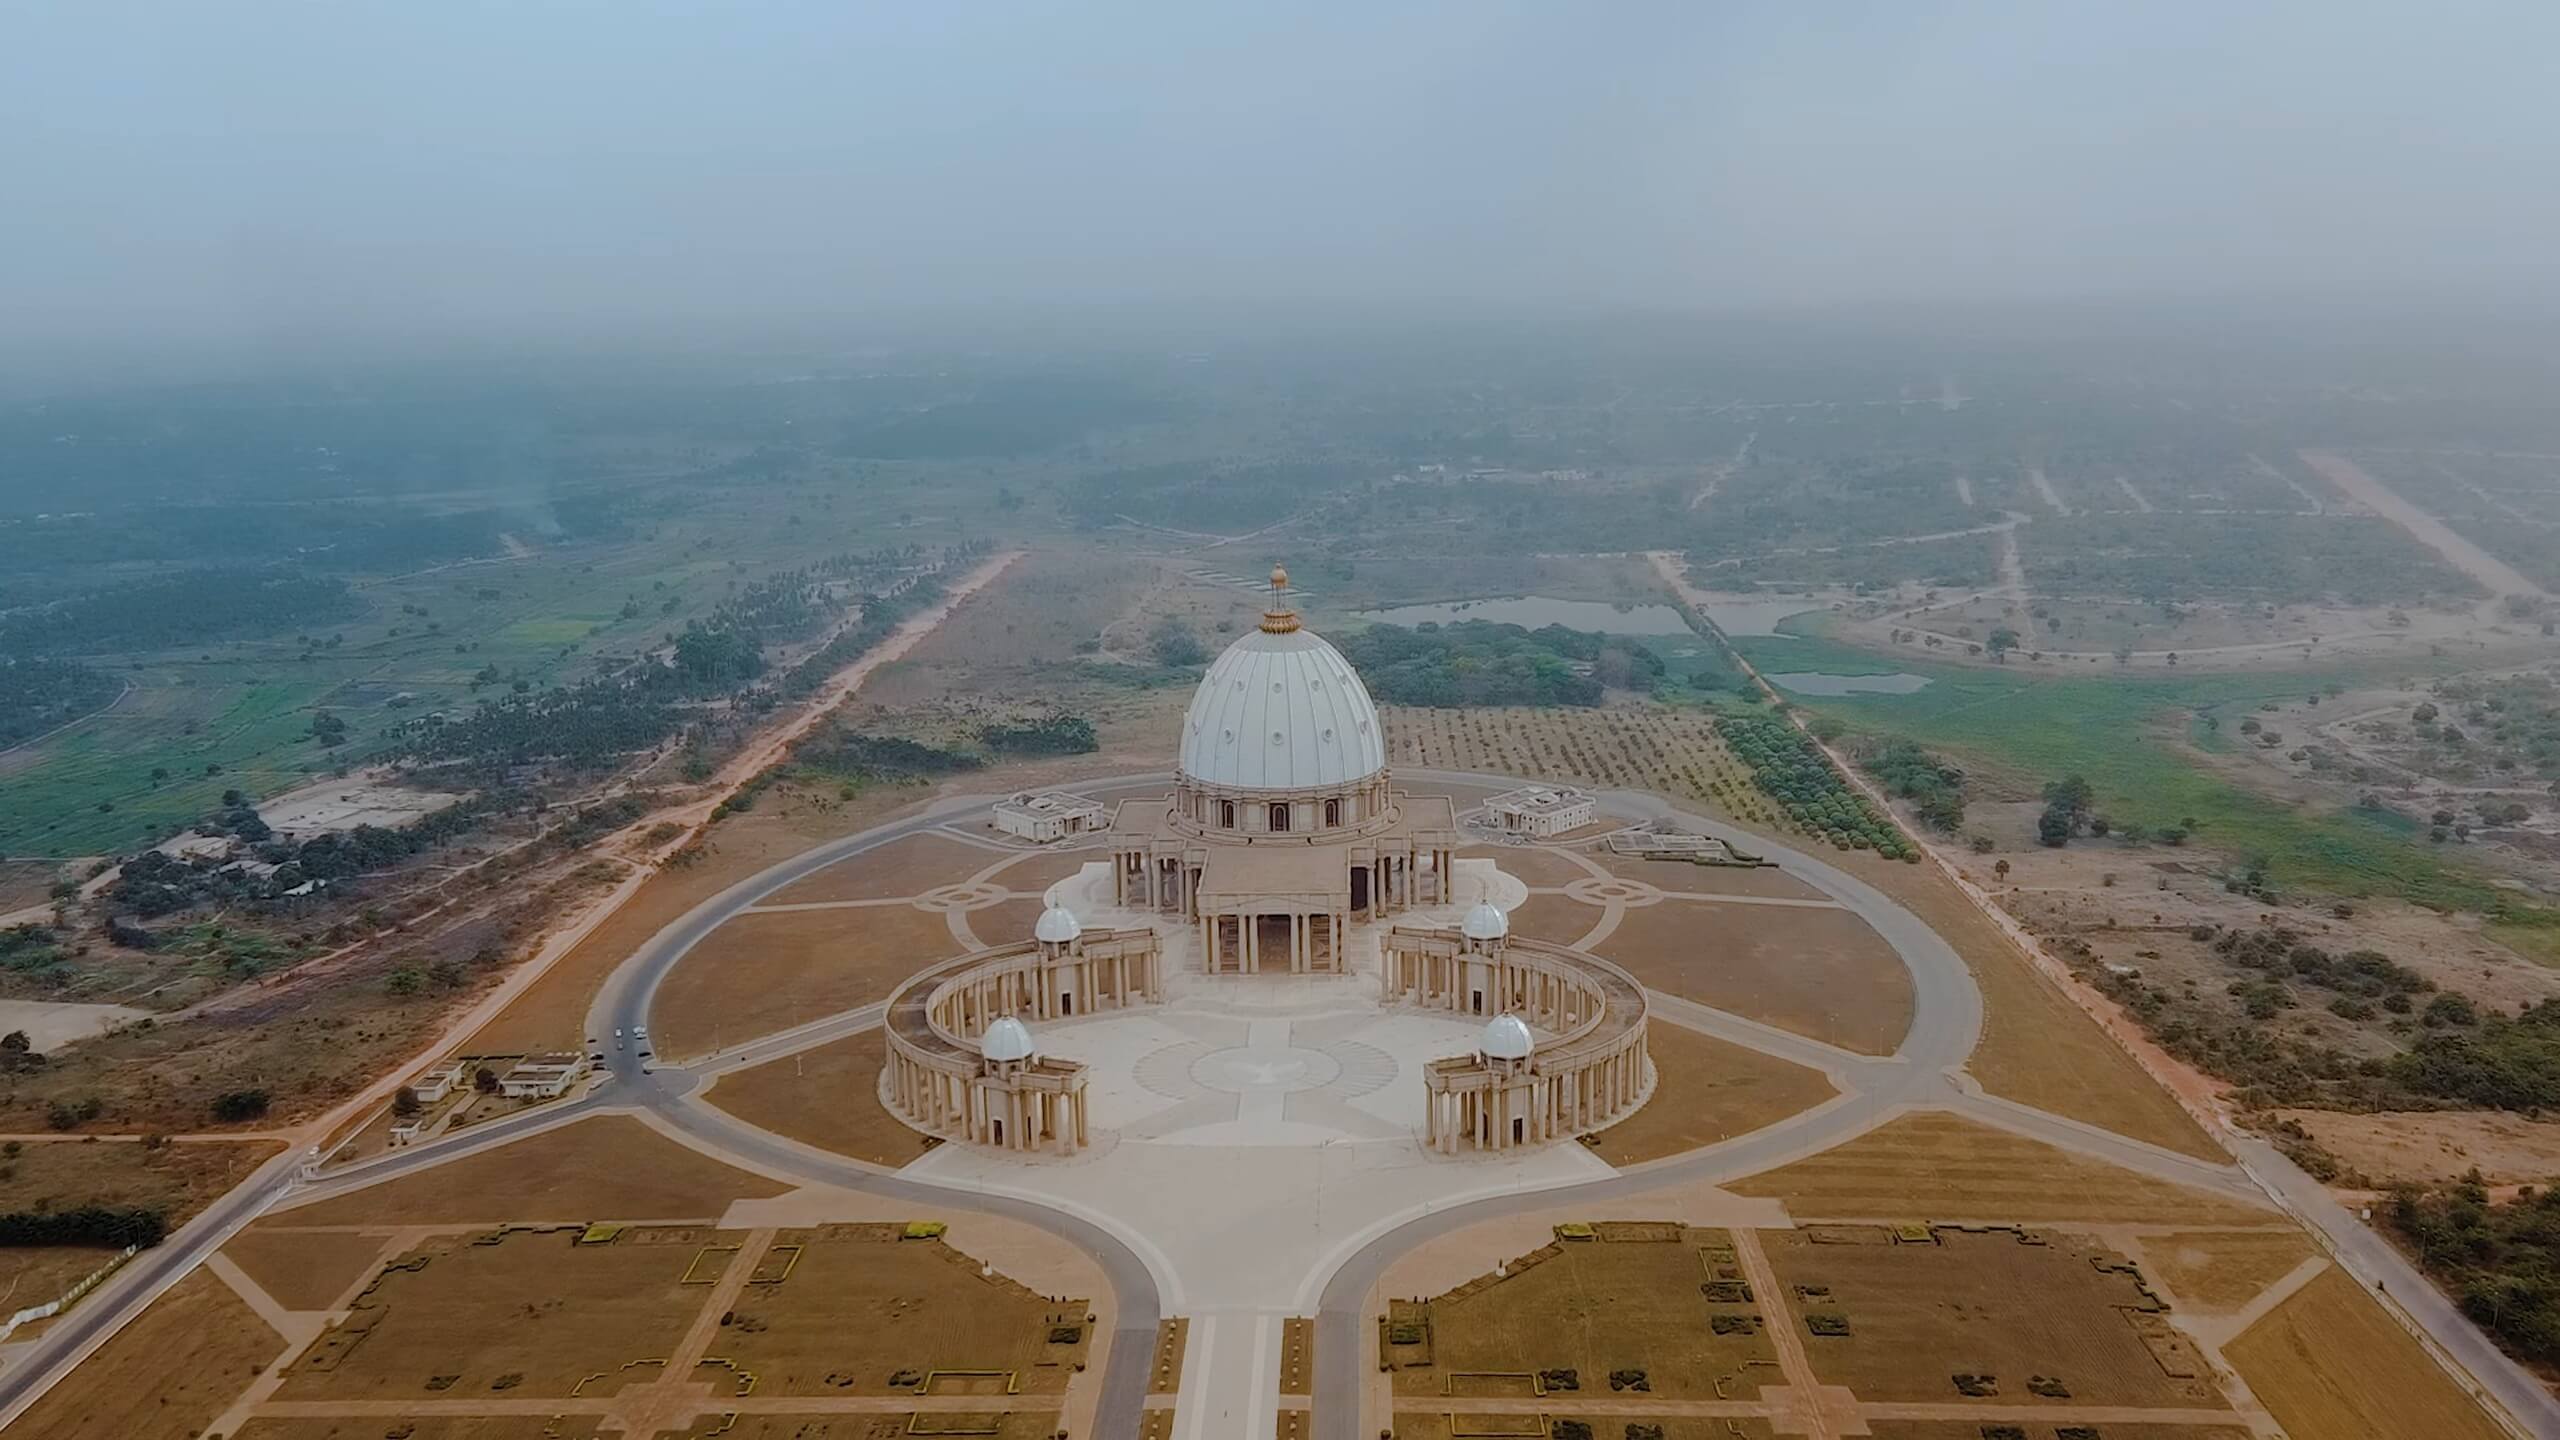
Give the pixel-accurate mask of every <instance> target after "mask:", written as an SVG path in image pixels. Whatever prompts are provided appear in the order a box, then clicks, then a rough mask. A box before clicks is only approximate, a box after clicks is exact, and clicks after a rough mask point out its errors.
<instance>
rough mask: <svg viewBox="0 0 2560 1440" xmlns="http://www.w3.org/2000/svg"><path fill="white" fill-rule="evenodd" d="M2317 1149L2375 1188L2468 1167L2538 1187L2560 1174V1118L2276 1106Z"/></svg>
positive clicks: (2456, 1174)
mask: <svg viewBox="0 0 2560 1440" xmlns="http://www.w3.org/2000/svg"><path fill="white" fill-rule="evenodd" d="M2276 1113H2277V1114H2279V1115H2281V1116H2282V1117H2284V1118H2285V1119H2288V1120H2292V1121H2295V1122H2296V1123H2298V1124H2300V1125H2301V1126H2302V1127H2303V1128H2304V1129H2306V1130H2308V1131H2310V1132H2311V1137H2312V1138H2313V1139H2314V1140H2316V1141H2318V1142H2319V1144H2320V1148H2322V1149H2324V1150H2326V1151H2328V1152H2329V1153H2330V1154H2332V1155H2335V1156H2337V1157H2338V1159H2339V1161H2340V1162H2342V1163H2343V1164H2344V1165H2345V1166H2346V1167H2347V1169H2348V1170H2349V1171H2350V1172H2353V1173H2354V1174H2357V1175H2360V1176H2363V1177H2365V1178H2366V1179H2367V1180H2370V1181H2371V1182H2372V1184H2373V1185H2374V1186H2375V1187H2377V1188H2379V1187H2381V1186H2386V1185H2389V1184H2391V1183H2393V1182H2395V1181H2402V1180H2407V1181H2413V1182H2425V1181H2439V1180H2458V1179H2460V1178H2462V1176H2463V1175H2464V1174H2466V1173H2467V1172H2469V1171H2471V1170H2474V1169H2476V1170H2478V1171H2479V1172H2480V1178H2481V1179H2482V1180H2484V1181H2486V1182H2487V1183H2489V1184H2491V1185H2541V1184H2547V1183H2549V1182H2550V1180H2551V1179H2552V1178H2553V1177H2554V1176H2560V1120H2528V1119H2526V1118H2524V1117H2523V1116H2521V1115H2515V1114H2509V1113H2507V1112H2505V1111H2499V1110H2435V1111H2420V1112H2394V1111H2386V1112H2383V1113H2381V1114H2376V1115H2350V1114H2344V1113H2341V1112H2339V1111H2334V1110H2280V1111H2278V1112H2276Z"/></svg>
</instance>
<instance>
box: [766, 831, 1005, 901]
mask: <svg viewBox="0 0 2560 1440" xmlns="http://www.w3.org/2000/svg"><path fill="white" fill-rule="evenodd" d="M1003 858H1004V857H1003V856H1001V855H997V854H993V853H990V852H988V851H985V850H981V849H979V848H978V847H977V846H975V845H969V844H964V843H962V842H961V841H958V840H954V839H952V838H951V837H950V836H948V835H936V834H934V833H932V832H931V831H927V832H925V833H924V834H921V835H909V836H907V837H906V838H904V839H902V840H892V841H890V842H889V843H888V844H886V845H880V846H875V847H874V848H872V849H869V850H865V851H863V852H862V853H861V854H859V855H854V856H849V857H847V858H845V859H842V860H839V861H837V862H836V863H834V864H833V865H830V866H828V867H827V868H825V869H823V870H820V871H818V872H816V873H815V874H812V875H810V876H808V877H806V878H805V879H800V880H794V881H792V882H791V883H790V884H788V885H785V886H783V887H782V888H781V889H779V890H776V891H774V892H773V893H772V894H770V895H767V896H765V897H764V898H763V899H762V900H759V901H757V902H756V903H757V904H760V905H808V904H813V903H816V902H820V901H826V900H878V899H884V898H887V897H889V896H893V895H920V894H922V893H924V892H925V891H927V890H930V889H932V888H933V887H934V886H936V885H948V884H952V883H954V882H957V881H961V880H966V879H968V878H969V877H970V876H972V875H975V874H977V873H978V872H979V871H981V870H984V869H986V868H987V867H988V866H990V865H992V864H994V863H996V862H997V861H999V860H1002V859H1003Z"/></svg>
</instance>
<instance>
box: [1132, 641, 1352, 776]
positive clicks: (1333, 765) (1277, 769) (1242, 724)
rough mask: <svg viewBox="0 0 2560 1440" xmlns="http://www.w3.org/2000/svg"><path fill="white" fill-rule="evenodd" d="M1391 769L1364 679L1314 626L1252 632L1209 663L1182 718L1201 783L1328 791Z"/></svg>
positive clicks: (1187, 766) (1189, 772) (1189, 762)
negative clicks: (1325, 640)
mask: <svg viewBox="0 0 2560 1440" xmlns="http://www.w3.org/2000/svg"><path fill="white" fill-rule="evenodd" d="M1386 768H1387V742H1386V737H1385V736H1384V735H1383V734H1381V733H1380V732H1379V729H1378V707H1377V706H1375V705H1373V704H1371V703H1370V701H1369V691H1368V689H1367V687H1365V686H1363V685H1362V684H1361V683H1360V677H1359V676H1357V675H1355V674H1353V673H1352V671H1351V662H1350V661H1348V660H1345V659H1343V658H1342V652H1341V651H1339V650H1336V649H1334V648H1333V647H1332V646H1331V645H1328V644H1326V643H1325V642H1324V640H1323V639H1322V638H1321V637H1319V636H1317V635H1315V634H1314V633H1312V632H1310V631H1307V630H1300V629H1291V630H1287V631H1282V632H1278V633H1275V632H1273V631H1270V630H1253V631H1248V632H1246V634H1245V636H1244V638H1243V639H1240V640H1238V641H1236V643H1234V644H1233V645H1230V646H1228V647H1227V650H1226V653H1225V654H1223V655H1220V656H1219V657H1218V658H1217V660H1216V661H1215V662H1214V663H1213V664H1211V665H1210V666H1209V673H1208V674H1206V675H1204V676H1202V677H1201V679H1200V688H1199V689H1198V690H1197V691H1195V692H1193V694H1192V696H1191V710H1190V712H1189V713H1188V714H1186V715H1185V716H1183V719H1182V773H1183V774H1184V775H1186V776H1189V777H1190V778H1191V779H1192V780H1195V781H1197V782H1199V783H1201V784H1204V785H1214V786H1220V787H1224V788H1228V789H1237V790H1316V789H1330V788H1333V787H1335V786H1347V785H1353V784H1357V783H1358V782H1360V781H1363V780H1366V779H1368V778H1369V777H1371V776H1373V775H1375V774H1377V773H1378V772H1379V771H1381V770H1384V769H1386Z"/></svg>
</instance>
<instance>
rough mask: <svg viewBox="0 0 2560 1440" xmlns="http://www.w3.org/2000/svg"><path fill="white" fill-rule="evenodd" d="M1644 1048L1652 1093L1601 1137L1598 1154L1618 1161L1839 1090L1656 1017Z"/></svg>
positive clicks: (1725, 1130)
mask: <svg viewBox="0 0 2560 1440" xmlns="http://www.w3.org/2000/svg"><path fill="white" fill-rule="evenodd" d="M1645 1051H1646V1053H1647V1054H1649V1055H1651V1056H1652V1057H1653V1069H1654V1077H1655V1080H1654V1091H1653V1098H1652V1099H1650V1100H1647V1101H1646V1102H1645V1103H1644V1105H1643V1107H1642V1108H1641V1109H1639V1110H1637V1111H1636V1113H1634V1114H1633V1115H1630V1116H1628V1117H1627V1118H1626V1119H1624V1120H1621V1121H1619V1122H1618V1123H1617V1124H1615V1125H1612V1126H1610V1127H1609V1128H1608V1129H1606V1130H1603V1131H1601V1132H1600V1133H1599V1135H1598V1136H1597V1137H1595V1138H1597V1139H1598V1140H1599V1142H1600V1143H1599V1146H1598V1148H1596V1149H1595V1150H1593V1151H1592V1153H1593V1154H1595V1155H1598V1156H1599V1157H1600V1158H1601V1159H1603V1160H1606V1161H1608V1162H1609V1163H1610V1164H1612V1165H1633V1164H1636V1163H1637V1162H1639V1161H1644V1160H1657V1159H1660V1158H1661V1157H1663V1156H1665V1155H1677V1154H1679V1153H1680V1152H1681V1151H1684V1150H1695V1149H1697V1148H1698V1147H1699V1146H1701V1145H1712V1144H1714V1143H1716V1142H1717V1141H1719V1140H1729V1139H1731V1138H1733V1137H1734V1136H1736V1135H1742V1134H1747V1133H1749V1132H1750V1131H1753V1130H1757V1129H1759V1128H1760V1127H1761V1126H1763V1125H1767V1124H1769V1123H1771V1122H1772V1121H1776V1120H1782V1119H1785V1118H1786V1117H1787V1116H1789V1115H1793V1114H1795V1113H1796V1112H1798V1111H1800V1110H1809V1109H1811V1108H1813V1107H1814V1106H1816V1105H1819V1104H1821V1103H1822V1102H1823V1101H1825V1100H1828V1099H1830V1098H1831V1097H1832V1096H1833V1095H1835V1094H1837V1093H1839V1092H1838V1091H1836V1090H1834V1089H1832V1087H1831V1082H1830V1081H1828V1080H1825V1079H1824V1078H1822V1076H1821V1074H1820V1073H1819V1072H1817V1071H1813V1070H1808V1069H1806V1068H1805V1067H1803V1066H1801V1065H1794V1064H1790V1063H1788V1062H1787V1061H1784V1060H1780V1059H1778V1058H1776V1057H1775V1056H1771V1055H1763V1054H1761V1053H1760V1052H1759V1051H1757V1050H1746V1049H1744V1048H1743V1047H1742V1046H1739V1045H1733V1044H1728V1043H1726V1042H1725V1041H1722V1040H1718V1039H1716V1038H1715V1037H1714V1036H1712V1035H1701V1034H1699V1033H1698V1032H1697V1031H1695V1030H1691V1029H1688V1028H1686V1027H1683V1026H1679V1025H1673V1024H1670V1023H1668V1022H1666V1021H1661V1020H1656V1021H1654V1022H1652V1026H1651V1028H1650V1030H1649V1032H1648V1034H1647V1035H1646V1038H1645Z"/></svg>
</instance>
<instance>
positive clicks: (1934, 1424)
mask: <svg viewBox="0 0 2560 1440" xmlns="http://www.w3.org/2000/svg"><path fill="white" fill-rule="evenodd" d="M1869 1425H1871V1427H1874V1432H1871V1437H1869V1440H1981V1427H1984V1422H1981V1420H1869ZM2002 1425H2017V1422H2015V1420H2004V1422H2002ZM2058 1432H2061V1427H2056V1425H2028V1440H2053V1435H2058ZM1667 1435H1669V1432H1667ZM2097 1435H2099V1440H2250V1432H2248V1427H2245V1425H2120V1422H2115V1420H2109V1422H2107V1425H2099V1427H2097Z"/></svg>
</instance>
